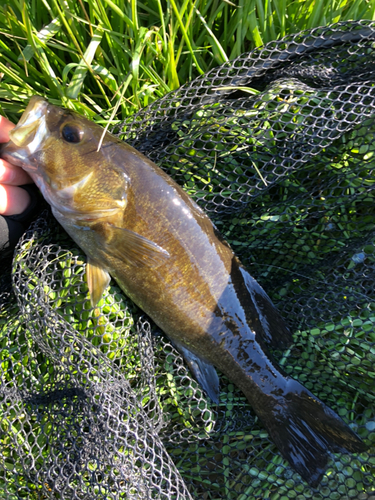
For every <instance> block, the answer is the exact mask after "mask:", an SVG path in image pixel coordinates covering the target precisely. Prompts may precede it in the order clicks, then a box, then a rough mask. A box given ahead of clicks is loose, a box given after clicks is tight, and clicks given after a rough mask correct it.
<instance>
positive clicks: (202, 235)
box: [2, 97, 367, 486]
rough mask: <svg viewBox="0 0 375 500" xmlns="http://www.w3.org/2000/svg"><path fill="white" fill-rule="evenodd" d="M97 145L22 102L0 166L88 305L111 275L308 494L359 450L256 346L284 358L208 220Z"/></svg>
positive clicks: (261, 298)
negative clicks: (61, 232)
mask: <svg viewBox="0 0 375 500" xmlns="http://www.w3.org/2000/svg"><path fill="white" fill-rule="evenodd" d="M102 133H103V131H102V129H101V128H100V127H99V126H97V125H95V124H93V123H92V122H90V121H89V120H87V119H85V118H83V117H81V116H78V115H76V114H74V113H72V112H70V111H68V110H64V109H61V108H58V107H56V106H52V105H50V104H48V103H47V102H46V101H45V100H43V99H42V98H40V97H34V98H32V100H31V101H30V103H29V106H28V108H27V109H26V111H25V113H24V114H23V116H22V117H21V120H20V122H19V124H18V125H17V127H16V128H15V129H14V131H13V132H12V133H11V141H10V142H9V143H8V144H7V145H6V146H5V148H4V149H3V152H2V155H3V158H5V159H8V160H9V161H11V162H13V163H16V164H18V165H20V166H22V167H23V168H24V169H25V170H26V171H27V172H28V173H29V174H30V175H31V176H32V178H33V179H34V181H35V182H36V184H37V185H38V186H39V188H40V189H41V191H42V194H43V195H44V197H45V199H46V200H47V201H48V202H49V203H50V205H51V207H52V211H53V214H54V216H55V217H56V219H57V220H58V221H59V222H60V224H61V225H62V226H63V227H64V228H65V230H66V231H67V232H68V233H69V234H70V236H71V237H72V238H73V239H74V240H75V241H76V243H77V244H78V245H79V246H80V247H81V248H82V250H83V251H84V252H85V253H86V255H87V257H88V265H87V274H88V284H89V289H90V293H91V299H92V303H93V305H95V304H96V303H97V301H98V300H99V299H100V297H101V295H102V292H103V291H104V289H105V288H106V286H107V285H108V282H109V275H111V276H112V277H113V278H114V279H115V280H116V281H117V282H118V284H119V285H120V287H121V288H122V289H123V290H124V292H125V293H126V295H128V296H129V297H130V298H131V299H132V300H133V301H134V302H135V303H136V304H137V305H138V306H139V307H140V308H141V309H143V310H144V311H145V312H146V313H147V314H148V315H149V316H150V317H151V318H152V319H153V320H154V321H155V323H156V324H157V325H158V326H159V327H160V328H161V329H162V330H163V331H164V332H165V333H166V335H167V336H168V337H169V338H170V339H171V340H172V341H174V342H176V344H177V346H179V347H180V348H181V349H182V351H183V352H185V355H186V356H187V358H188V360H190V364H189V366H193V365H194V364H195V360H198V363H199V360H202V363H203V367H204V370H206V371H205V373H206V372H207V373H208V375H207V379H208V381H207V386H210V380H209V377H210V373H211V374H212V370H213V369H212V368H211V367H210V365H213V366H215V367H217V368H218V369H219V370H220V371H221V372H223V373H224V374H225V375H227V377H228V378H229V379H230V380H232V381H233V382H234V383H235V384H236V385H237V386H238V387H239V388H240V389H241V390H242V391H243V392H244V394H245V395H246V397H247V399H248V400H249V402H250V404H251V405H252V407H253V409H254V410H255V412H256V413H257V415H258V416H259V418H260V419H261V421H262V422H263V424H264V426H265V427H266V429H267V430H268V431H269V433H270V435H271V437H272V439H273V440H274V442H275V444H276V445H277V446H278V448H279V450H280V452H281V453H282V455H283V456H284V457H285V458H286V459H287V460H288V461H289V463H290V465H291V466H292V467H293V468H294V469H295V470H296V471H298V472H299V473H300V474H301V476H302V477H303V478H304V479H305V480H306V481H307V482H308V483H309V484H310V485H312V486H316V485H317V484H318V483H319V481H320V479H321V477H322V475H323V473H324V471H325V468H326V466H327V462H328V458H329V451H336V452H346V451H351V452H361V451H364V450H365V449H367V446H366V445H365V444H364V443H363V442H362V441H361V440H360V438H359V437H358V436H357V435H356V434H355V433H354V432H353V431H352V430H351V429H350V428H349V427H348V426H347V425H346V424H345V423H344V422H343V421H342V420H341V418H340V417H338V416H337V415H336V414H335V413H334V412H333V411H332V410H330V409H329V408H328V407H327V406H325V405H324V403H323V402H321V401H320V400H319V399H318V398H316V397H315V396H314V395H313V394H312V393H311V392H310V391H308V390H307V389H305V388H304V387H303V386H302V385H301V384H300V383H299V382H297V381H296V380H294V379H292V378H290V377H288V376H286V375H285V374H284V373H283V372H282V371H281V370H280V368H278V367H277V366H276V364H275V363H274V361H273V360H272V357H271V356H270V355H269V353H268V347H267V345H271V346H272V347H285V346H286V345H288V344H289V343H290V341H291V334H290V332H289V330H288V328H287V327H286V325H285V323H284V321H283V320H282V318H281V316H280V315H279V313H278V312H277V311H276V309H275V308H274V306H273V305H272V302H271V301H270V299H269V298H268V296H267V295H266V293H265V292H264V291H263V289H262V288H261V287H260V286H259V285H258V284H257V283H256V281H255V280H254V279H253V278H252V277H251V276H250V275H249V273H248V272H247V271H246V269H244V268H243V266H242V265H241V263H240V262H239V260H238V259H237V258H236V257H235V255H234V253H233V251H232V250H231V248H230V247H229V245H228V244H227V243H226V242H225V241H224V240H223V239H222V238H221V237H220V236H219V235H218V234H217V231H216V229H215V227H214V226H213V224H212V222H211V221H210V219H209V218H208V217H207V216H206V215H205V214H204V213H203V211H202V210H201V209H200V208H199V207H198V206H197V205H196V204H195V203H194V202H193V201H192V200H191V199H190V198H189V197H188V195H187V194H186V193H185V192H184V191H183V190H182V189H181V188H180V187H179V186H178V185H177V184H176V183H175V182H174V181H173V180H172V179H171V178H170V177H169V176H168V175H166V174H165V173H164V172H163V171H162V170H161V169H159V168H158V167H157V166H156V165H154V164H153V163H152V162H151V161H149V160H148V159H147V158H145V157H144V156H143V155H142V154H141V153H139V152H137V151H136V150H135V149H133V148H132V147H130V146H128V145H126V144H125V143H123V142H121V141H119V140H118V139H117V138H115V137H113V136H111V135H110V134H106V136H105V138H104V140H103V143H102V146H101V148H100V150H99V151H97V148H98V144H99V141H100V138H101V136H102ZM194 356H195V358H194ZM202 373H203V372H202ZM196 375H197V376H198V377H199V376H200V377H201V379H205V374H204V373H203V375H202V374H201V375H199V373H196ZM200 381H201V382H202V380H200ZM203 382H204V380H203ZM209 391H210V388H209V389H208V392H209ZM212 393H213V394H214V396H213V398H215V388H213V389H212Z"/></svg>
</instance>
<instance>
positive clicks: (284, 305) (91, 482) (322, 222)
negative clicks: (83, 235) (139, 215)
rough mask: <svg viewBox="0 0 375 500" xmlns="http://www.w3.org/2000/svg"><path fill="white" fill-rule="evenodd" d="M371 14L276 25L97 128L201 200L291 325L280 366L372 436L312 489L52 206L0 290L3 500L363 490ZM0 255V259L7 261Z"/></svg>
mask: <svg viewBox="0 0 375 500" xmlns="http://www.w3.org/2000/svg"><path fill="white" fill-rule="evenodd" d="M374 42H375V23H371V22H352V23H340V24H336V25H334V26H331V27H327V28H319V29H314V30H311V31H308V32H302V33H300V34H297V35H293V36H288V37H286V38H284V39H282V40H280V41H277V42H272V43H270V44H267V45H266V46H265V47H263V48H261V49H257V50H255V51H253V52H251V53H249V54H245V55H243V56H241V57H239V58H238V59H236V60H234V61H231V62H229V63H226V64H224V65H222V66H220V67H218V68H215V69H213V70H212V71H210V72H209V73H208V74H206V75H204V76H202V77H199V78H198V79H196V80H194V81H193V82H192V83H190V84H187V85H185V86H183V87H181V88H180V89H178V90H177V91H175V92H173V93H171V94H168V95H167V96H166V97H164V98H163V99H161V100H159V101H157V102H155V103H153V104H152V105H151V106H149V107H148V108H146V109H144V110H142V111H141V112H140V113H138V114H137V115H135V116H133V117H131V118H129V119H128V120H127V122H126V123H123V124H122V125H121V126H119V127H117V129H116V130H115V131H114V132H115V133H117V134H119V136H120V137H121V138H123V139H124V140H125V141H127V142H128V143H130V144H131V145H133V146H134V147H136V148H137V149H139V150H140V151H142V152H143V153H144V154H146V155H147V156H148V157H149V158H150V159H151V160H153V161H154V162H155V163H157V164H158V165H160V166H161V167H162V168H163V169H164V170H165V171H167V172H168V173H169V174H170V175H171V176H172V177H173V178H174V179H175V180H176V181H177V182H178V183H179V184H180V185H181V186H182V187H183V188H184V189H185V190H186V191H187V192H188V193H189V194H190V195H191V196H192V197H193V198H194V199H195V200H196V201H197V202H198V203H199V204H200V205H201V206H202V207H203V208H204V209H205V210H206V212H207V213H209V215H210V217H211V219H212V220H213V221H214V223H215V225H216V226H217V227H218V229H219V230H220V232H221V233H222V234H223V235H224V237H225V238H226V239H227V240H228V241H229V242H230V244H231V245H232V247H233V249H234V250H235V252H236V253H237V255H238V256H239V257H240V259H241V261H242V262H243V264H244V265H245V266H246V267H247V268H248V269H249V271H250V272H251V274H252V275H253V276H254V277H255V278H256V279H257V280H258V281H259V282H260V283H261V284H262V286H263V287H264V288H265V290H266V291H267V293H268V294H269V295H270V297H271V298H272V300H273V302H274V303H275V305H276V306H277V307H278V309H279V310H280V311H281V313H282V315H283V316H284V317H285V319H286V322H287V324H288V325H289V326H290V328H291V330H292V331H293V334H294V344H293V345H292V346H291V348H290V349H288V351H286V352H283V353H276V355H277V358H278V362H279V363H280V364H281V365H282V366H283V368H284V370H285V371H286V372H287V373H288V374H290V375H291V376H293V377H294V378H296V379H298V380H299V381H301V382H302V383H303V384H304V385H305V387H307V388H308V389H310V390H311V391H312V392H313V393H314V394H315V395H317V396H318V397H319V398H321V399H322V400H323V401H324V402H325V403H327V404H328V406H329V407H331V408H332V409H333V410H335V411H336V412H337V413H338V414H339V415H340V416H341V417H342V418H343V419H344V420H345V422H346V423H348V424H349V425H350V426H351V428H352V429H354V430H355V431H356V432H357V433H358V434H359V435H360V436H361V437H362V438H363V439H364V440H365V441H366V443H368V444H369V446H370V448H369V450H368V452H366V453H362V454H359V455H350V454H347V455H345V454H341V455H339V454H337V455H336V454H335V455H332V458H331V462H330V464H329V468H328V469H327V472H326V474H325V476H324V478H323V480H322V481H321V484H320V485H319V487H318V489H316V490H313V489H311V488H310V487H308V486H307V485H306V483H305V482H303V481H302V480H301V478H300V476H299V475H298V474H297V473H296V472H294V471H293V469H291V468H290V466H289V464H288V463H287V462H286V461H285V460H283V459H282V457H281V455H280V453H279V452H278V450H277V448H276V447H275V445H274V444H273V442H272V441H271V440H270V439H269V437H268V435H267V433H266V432H265V430H264V429H263V428H262V425H261V423H260V422H259V421H258V419H257V418H256V416H255V414H254V412H253V410H252V409H251V407H250V406H249V404H248V403H247V401H246V399H245V397H244V396H243V394H242V393H241V391H239V389H237V388H236V387H235V386H234V385H233V384H232V383H230V382H229V381H228V380H227V379H226V378H225V377H224V376H221V377H220V383H221V397H220V403H219V405H218V406H217V405H214V404H213V403H212V402H211V401H210V400H209V399H208V398H207V397H206V395H205V394H204V392H203V391H202V390H201V388H200V386H199V385H198V384H197V383H196V382H195V380H194V379H193V378H192V376H191V374H190V372H189V370H188V368H187V367H186V365H185V363H184V361H183V359H182V358H181V356H180V355H179V353H178V352H177V351H176V350H175V349H174V347H173V346H172V345H171V343H170V342H169V341H168V339H167V338H166V337H165V336H164V335H163V333H162V332H161V331H160V330H159V329H158V328H157V327H156V326H155V325H154V324H153V323H152V322H151V321H150V320H149V319H148V318H147V317H145V315H144V314H142V311H140V310H139V309H138V308H137V307H136V306H135V305H134V304H133V303H132V302H131V301H130V300H129V299H127V298H126V296H124V295H123V293H122V292H121V290H120V289H119V287H118V286H117V285H116V283H115V282H114V281H111V284H110V287H109V288H108V290H107V291H106V292H105V295H104V297H103V299H102V301H101V302H100V303H99V305H98V307H97V308H95V309H94V310H93V309H92V308H91V305H90V301H89V297H88V292H87V285H86V282H85V256H84V255H83V254H82V252H81V251H80V250H79V249H78V248H77V247H76V246H75V245H74V243H73V242H72V241H71V240H70V239H69V237H68V236H67V235H66V234H65V233H64V231H63V230H62V229H60V228H59V227H57V225H56V223H55V221H54V219H53V217H52V216H51V215H50V213H49V212H48V211H47V212H44V213H43V214H42V215H41V216H40V217H39V218H38V220H36V221H35V222H34V223H33V225H32V226H31V228H30V230H29V231H28V232H27V233H26V234H25V235H24V237H23V238H22V239H21V241H20V242H19V245H18V247H17V248H16V252H15V255H14V259H13V263H12V271H11V275H12V280H13V287H12V289H10V288H9V287H8V286H7V283H8V281H7V278H6V276H7V275H8V276H9V274H10V272H9V273H8V274H7V273H4V275H3V285H2V290H3V293H2V294H1V296H0V307H1V309H0V328H1V337H0V374H1V396H2V402H1V406H0V441H1V447H0V477H1V480H0V498H4V499H11V500H13V499H20V498H28V499H34V498H35V499H46V498H51V499H52V498H53V499H56V498H61V499H80V500H82V499H90V500H91V499H95V500H96V499H98V500H99V499H101V500H104V499H106V500H107V499H154V498H155V499H158V498H160V499H203V500H208V499H228V500H229V499H240V500H250V499H263V498H272V499H273V500H277V499H280V500H284V499H298V500H301V499H311V498H312V499H314V500H315V499H316V500H320V499H325V498H330V499H333V500H343V499H347V498H356V499H359V500H361V499H368V500H374V499H375V477H374V475H375V453H374V444H375V407H374V400H375V390H374V386H375V297H374V281H375V189H374V188H375V174H374V161H375V158H374V152H375V145H374V144H375V141H374V139H375V137H374V134H375V120H374V110H375V85H374V83H375V51H374ZM4 266H5V263H4Z"/></svg>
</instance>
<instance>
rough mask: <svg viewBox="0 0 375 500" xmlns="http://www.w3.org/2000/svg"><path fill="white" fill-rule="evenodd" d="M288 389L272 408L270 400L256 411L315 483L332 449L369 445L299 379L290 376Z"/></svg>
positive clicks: (289, 456) (284, 452) (353, 449)
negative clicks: (298, 380)
mask: <svg viewBox="0 0 375 500" xmlns="http://www.w3.org/2000/svg"><path fill="white" fill-rule="evenodd" d="M287 390H288V392H287V393H286V394H284V395H283V396H282V397H281V398H280V397H279V398H277V399H274V398H273V399H272V402H271V406H272V407H271V408H270V401H268V404H266V405H265V406H266V407H267V406H268V409H267V408H266V407H264V406H262V408H261V409H260V411H259V412H258V411H257V413H258V415H259V417H260V418H261V420H262V422H263V424H264V425H265V427H266V428H267V430H268V432H269V433H270V435H271V437H272V439H273V441H274V442H275V444H276V446H277V447H278V449H279V450H280V452H281V454H282V455H283V456H284V458H286V459H287V460H288V462H289V464H290V465H291V467H293V469H294V470H296V471H297V472H298V473H299V474H300V475H301V476H302V478H303V479H305V481H307V483H308V484H309V485H310V486H312V487H316V486H317V485H318V484H319V482H320V480H321V478H322V476H323V474H324V472H325V470H326V467H327V463H328V458H329V451H333V452H337V453H345V452H348V451H349V452H353V453H356V452H363V451H365V450H366V449H367V446H366V445H365V444H364V443H363V441H362V440H361V439H360V438H359V437H358V436H357V435H356V434H355V432H353V431H352V430H351V429H350V428H349V427H348V426H347V425H346V424H345V422H344V421H343V420H342V419H341V418H340V417H339V416H338V415H337V414H336V413H335V412H334V411H333V410H331V409H330V408H328V406H326V405H325V404H324V403H323V402H322V401H320V400H319V399H318V398H317V397H316V396H314V395H313V394H312V393H311V392H309V391H308V390H307V389H306V388H304V387H303V386H302V385H301V384H300V383H299V382H297V381H296V380H293V379H289V380H288V383H287ZM275 401H276V403H275ZM259 403H261V402H260V401H259Z"/></svg>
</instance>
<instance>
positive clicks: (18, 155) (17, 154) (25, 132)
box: [1, 96, 48, 170]
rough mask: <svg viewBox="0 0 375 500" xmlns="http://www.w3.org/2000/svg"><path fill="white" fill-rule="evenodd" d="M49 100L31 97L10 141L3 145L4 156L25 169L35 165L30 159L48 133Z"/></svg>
mask: <svg viewBox="0 0 375 500" xmlns="http://www.w3.org/2000/svg"><path fill="white" fill-rule="evenodd" d="M47 107H48V102H47V101H46V100H45V99H43V97H40V96H33V97H32V98H31V99H30V102H29V104H28V105H27V107H26V109H25V111H24V112H23V114H22V116H21V118H20V120H19V122H18V123H17V125H16V126H15V127H14V129H12V130H11V131H10V132H9V138H10V141H9V142H8V143H7V144H5V145H4V146H3V147H2V151H1V152H2V157H3V158H4V159H6V160H7V159H8V160H9V161H10V162H12V163H13V164H16V165H18V166H20V167H22V168H24V169H25V170H27V169H28V167H29V168H32V169H33V170H34V167H32V165H30V164H29V163H28V159H29V158H30V156H31V155H33V154H34V153H35V152H36V151H38V150H39V149H40V148H41V147H42V145H43V142H44V140H45V139H46V137H47V135H48V128H47V123H46V115H47Z"/></svg>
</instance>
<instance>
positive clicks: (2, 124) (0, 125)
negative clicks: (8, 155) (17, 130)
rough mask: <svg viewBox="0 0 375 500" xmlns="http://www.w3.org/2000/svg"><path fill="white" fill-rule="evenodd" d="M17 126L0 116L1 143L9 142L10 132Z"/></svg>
mask: <svg viewBox="0 0 375 500" xmlns="http://www.w3.org/2000/svg"><path fill="white" fill-rule="evenodd" d="M14 127H15V125H14V124H13V123H12V122H10V121H9V120H8V119H7V118H5V117H4V116H0V142H8V141H9V132H10V131H11V130H12V128H14Z"/></svg>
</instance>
